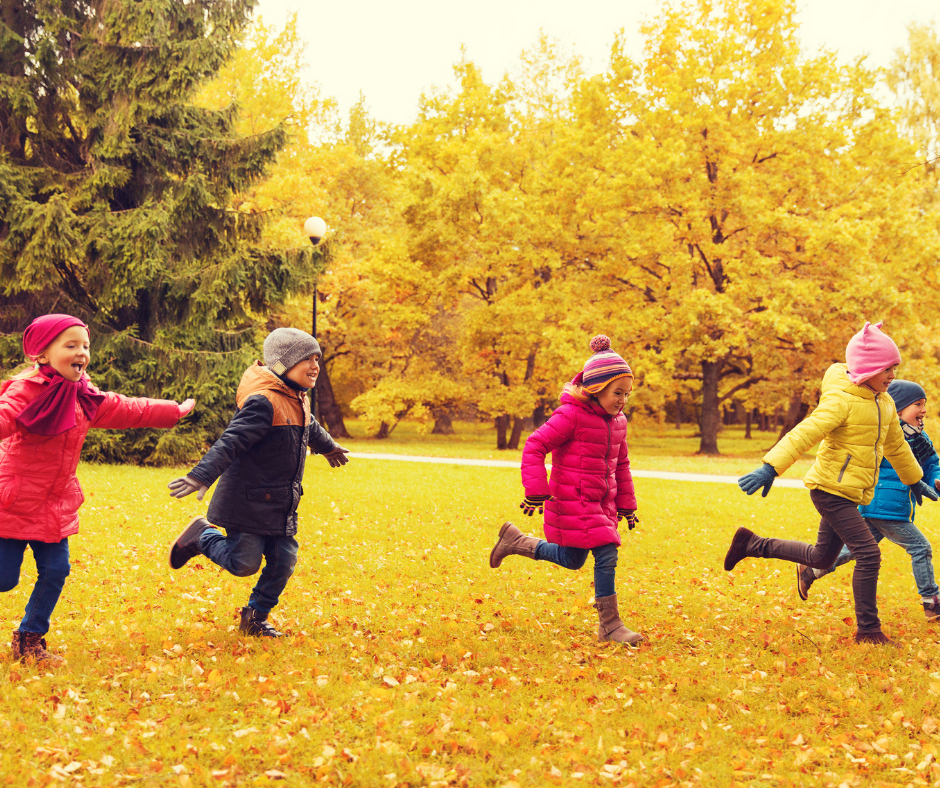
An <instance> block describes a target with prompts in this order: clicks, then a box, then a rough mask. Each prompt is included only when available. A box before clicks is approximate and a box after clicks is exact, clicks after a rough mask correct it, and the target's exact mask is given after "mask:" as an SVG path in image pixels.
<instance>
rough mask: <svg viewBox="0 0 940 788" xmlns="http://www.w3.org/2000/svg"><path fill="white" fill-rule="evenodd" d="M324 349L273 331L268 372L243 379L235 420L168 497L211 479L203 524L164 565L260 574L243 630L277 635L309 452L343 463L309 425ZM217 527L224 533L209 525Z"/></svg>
mask: <svg viewBox="0 0 940 788" xmlns="http://www.w3.org/2000/svg"><path fill="white" fill-rule="evenodd" d="M319 361H320V346H319V344H318V343H317V340H316V339H314V338H313V337H312V336H310V334H307V333H305V332H303V331H300V330H299V329H296V328H278V329H276V330H274V331H272V332H271V333H270V334H268V336H267V337H266V338H265V340H264V365H262V364H261V363H260V362H258V361H256V362H255V363H254V364H253V365H252V366H250V367H249V368H248V369H247V370H246V371H245V374H244V375H243V376H242V379H241V382H240V383H239V384H238V391H237V393H236V397H235V399H236V405H237V407H236V410H235V415H234V416H233V417H232V420H231V421H230V422H229V424H228V426H227V427H226V428H225V432H224V433H222V436H221V437H220V438H219V439H218V440H217V441H216V442H215V443H214V444H213V445H212V448H211V449H209V451H208V452H206V454H205V456H204V457H203V458H202V460H200V461H199V464H198V465H196V467H195V468H193V469H192V470H191V471H190V472H189V474H188V475H187V476H184V477H182V478H180V479H174V480H173V481H172V482H170V484H169V485H168V487H169V488H170V495H171V496H173V497H174V498H183V497H185V496H187V495H189V494H190V493H193V492H195V493H197V496H196V497H197V498H198V499H199V500H200V501H201V500H202V497H203V495H205V493H206V491H207V490H208V489H209V487H211V486H212V483H213V482H215V480H216V479H218V480H219V486H218V487H217V488H216V491H215V494H214V495H213V496H212V501H211V502H210V504H209V511H208V513H207V515H208V519H207V518H205V517H196V518H194V519H193V520H192V521H191V522H190V523H189V525H187V526H186V528H185V529H184V530H183V532H182V533H181V534H180V535H179V536H178V537H177V538H176V541H175V542H173V545H172V546H171V547H170V567H171V568H173V569H179V568H180V567H182V566H183V565H184V564H185V563H186V562H187V561H189V559H190V558H192V557H193V556H196V555H204V556H206V557H207V558H208V559H209V560H211V561H213V562H214V563H216V564H218V565H219V566H221V567H222V568H223V569H226V570H228V571H229V572H231V573H232V574H233V575H236V576H238V577H248V576H249V575H253V574H254V573H255V572H257V571H258V569H259V568H260V567H261V559H262V558H264V559H265V564H264V568H263V569H262V570H261V576H260V577H259V578H258V582H257V584H256V585H255V587H254V588H253V589H252V592H251V596H250V597H249V600H248V605H247V606H246V607H243V608H242V612H241V624H240V626H239V629H240V630H241V631H242V632H244V633H246V634H248V635H254V636H263V637H282V634H281V633H280V632H278V631H277V630H276V629H275V628H274V627H273V626H271V624H269V623H268V621H267V618H268V613H270V612H271V608H273V607H274V606H275V605H276V604H277V603H278V599H279V598H280V596H281V592H282V591H283V590H284V587H285V586H286V585H287V581H288V580H289V579H290V576H291V575H292V574H293V573H294V567H295V565H296V564H297V540H296V539H295V538H294V536H295V535H296V533H297V506H298V505H299V504H300V496H301V495H303V487H302V486H301V481H302V480H303V475H304V462H305V460H306V457H307V446H308V445H309V446H310V448H311V450H312V451H313V452H314V453H315V454H322V455H323V456H324V457H326V459H327V460H328V461H329V463H330V465H331V466H332V467H334V468H335V467H338V466H340V465H345V464H346V463H347V462H348V460H347V458H346V456H345V455H346V453H347V450H346V449H344V448H343V447H342V446H340V445H338V444H337V443H336V442H335V441H334V440H333V439H332V438H331V437H330V435H329V434H328V433H327V432H326V430H324V429H323V427H321V426H320V425H319V424H318V423H317V422H316V421H315V420H313V419H311V418H310V401H309V399H308V398H307V391H308V390H309V389H311V388H313V386H314V384H315V383H316V380H317V375H318V373H319V371H320V365H319ZM214 525H215V526H222V527H223V528H225V531H226V534H227V535H225V534H223V533H222V532H221V531H220V530H219V529H218V528H215V527H213V526H214Z"/></svg>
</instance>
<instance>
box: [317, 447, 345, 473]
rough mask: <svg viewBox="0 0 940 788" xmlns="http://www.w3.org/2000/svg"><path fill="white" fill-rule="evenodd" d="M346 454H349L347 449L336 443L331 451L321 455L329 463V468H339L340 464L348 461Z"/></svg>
mask: <svg viewBox="0 0 940 788" xmlns="http://www.w3.org/2000/svg"><path fill="white" fill-rule="evenodd" d="M347 454H349V449H344V448H343V447H342V446H340V445H339V444H338V443H337V444H336V448H335V449H333V451H330V452H327V453H326V454H324V455H323V456H324V457H326V461H327V462H328V463H329V464H330V467H331V468H339V466H340V465H345V464H346V463H347V462H349V457H347V456H346V455H347Z"/></svg>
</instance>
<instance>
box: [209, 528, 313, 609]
mask: <svg viewBox="0 0 940 788" xmlns="http://www.w3.org/2000/svg"><path fill="white" fill-rule="evenodd" d="M199 551H200V552H201V553H202V554H203V555H204V556H206V557H207V558H208V559H209V560H210V561H212V562H213V563H216V564H218V565H219V566H221V567H222V568H223V569H226V570H228V571H229V572H231V573H232V574H233V575H236V576H238V577H248V576H250V575H253V574H254V573H255V572H257V571H258V570H259V569H260V568H261V559H262V558H264V569H261V577H259V578H258V582H257V583H256V584H255V587H254V588H253V589H251V596H250V597H248V607H252V608H254V609H255V610H257V611H258V612H259V613H261V614H262V615H265V616H266V615H267V614H268V613H270V612H271V608H273V607H274V606H275V605H276V604H277V603H278V600H279V599H280V598H281V592H282V591H283V590H284V587H285V586H286V585H287V581H288V580H290V577H291V575H292V574H294V567H295V566H297V540H296V539H294V537H293V536H256V535H255V534H246V533H242V532H241V531H232V532H230V533H229V535H228V536H225V535H224V534H223V533H222V532H221V531H219V530H218V529H216V528H207V529H206V530H205V531H203V533H202V536H201V537H199Z"/></svg>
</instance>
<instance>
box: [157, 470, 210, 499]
mask: <svg viewBox="0 0 940 788" xmlns="http://www.w3.org/2000/svg"><path fill="white" fill-rule="evenodd" d="M167 487H169V488H170V496H171V497H172V498H185V497H186V496H187V495H190V494H191V493H196V499H197V500H199V501H201V500H202V497H203V496H204V495H205V494H206V491H207V490H208V489H209V488H208V487H206V485H204V484H203V483H202V482H197V481H196V480H195V479H194V478H193V477H192V476H182V477H180V478H179V479H174V480H173V481H171V482H170V483H169V484H168V485H167Z"/></svg>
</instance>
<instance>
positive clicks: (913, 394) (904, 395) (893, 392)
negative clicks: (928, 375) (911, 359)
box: [888, 380, 927, 413]
mask: <svg viewBox="0 0 940 788" xmlns="http://www.w3.org/2000/svg"><path fill="white" fill-rule="evenodd" d="M888 396H889V397H891V399H893V400H894V407H896V408H897V409H898V413H900V412H901V411H902V410H904V409H905V408H906V407H907V406H908V405H912V404H913V403H915V402H917V400H919V399H927V392H925V391H924V389H923V388H922V387H921V386H918V385H917V384H916V383H914V382H913V381H911V380H892V381H891V385H890V386H888Z"/></svg>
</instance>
